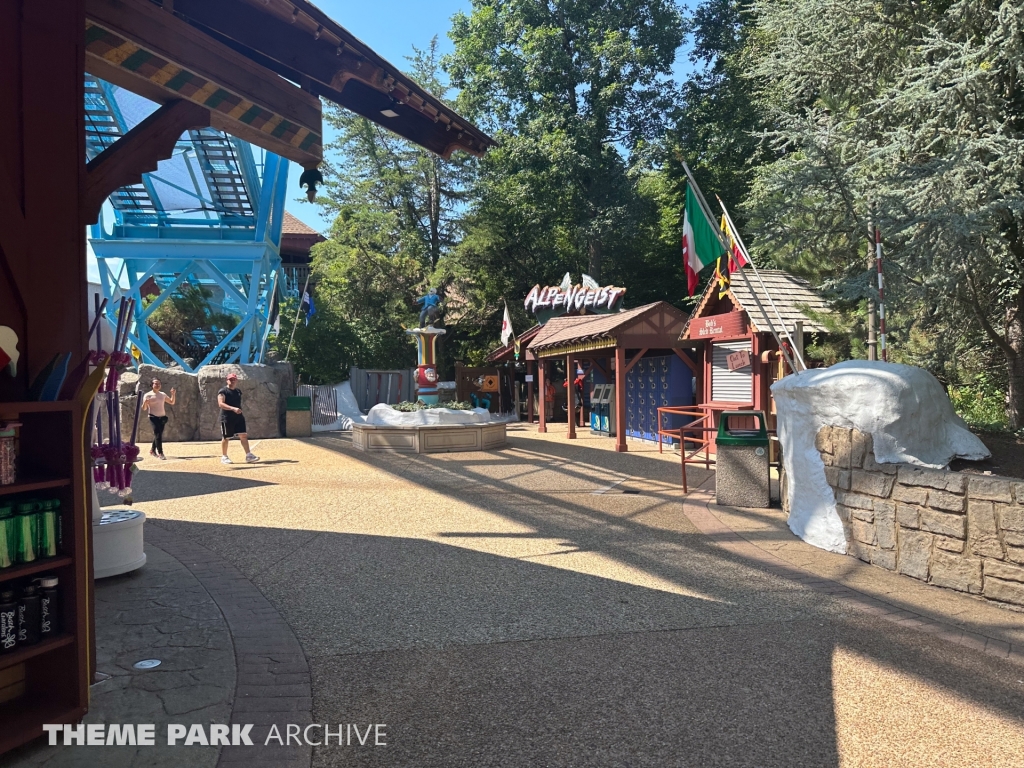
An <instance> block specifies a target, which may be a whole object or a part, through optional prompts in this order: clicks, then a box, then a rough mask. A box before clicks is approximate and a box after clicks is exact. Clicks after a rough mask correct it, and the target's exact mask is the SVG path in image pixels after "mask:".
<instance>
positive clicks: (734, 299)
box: [680, 269, 831, 453]
mask: <svg viewBox="0 0 1024 768" xmlns="http://www.w3.org/2000/svg"><path fill="white" fill-rule="evenodd" d="M760 274H761V279H762V280H763V281H764V288H762V287H761V285H760V283H759V282H758V280H757V278H756V277H755V276H754V275H753V274H751V273H749V272H748V276H749V278H750V286H752V287H753V288H754V289H755V290H754V291H752V290H751V287H750V286H748V285H747V282H746V281H745V280H743V279H742V278H741V277H740V276H739V275H733V278H732V281H731V285H730V287H729V290H728V291H727V292H726V293H725V295H724V296H721V295H720V289H719V286H718V284H717V283H715V282H714V281H712V282H711V283H709V284H708V287H707V289H706V290H705V291H704V294H703V296H701V299H700V302H699V303H698V305H697V309H696V310H695V311H694V313H693V316H692V317H691V318H690V319H689V321H688V322H687V323H686V327H685V329H684V330H683V333H682V335H681V336H680V341H681V342H682V343H683V345H684V346H687V347H690V348H692V349H694V350H695V351H696V352H697V354H698V356H699V359H700V361H701V365H700V369H701V374H700V381H701V389H700V397H699V403H700V407H701V408H702V409H703V410H704V411H705V412H706V413H707V414H709V415H710V416H711V418H710V419H709V425H710V426H711V427H713V428H717V426H718V418H719V415H720V414H721V413H722V411H739V410H755V411H764V412H765V414H766V415H767V417H768V428H769V429H774V428H775V403H774V401H773V400H772V397H771V390H770V387H771V385H772V383H773V382H775V381H776V380H778V379H779V378H781V377H782V376H784V375H786V374H787V373H789V372H790V371H789V369H788V367H787V366H786V364H785V361H784V359H783V358H782V356H781V355H780V354H779V345H778V343H777V342H776V341H775V337H774V336H773V334H772V333H771V328H772V325H774V326H775V328H776V330H777V331H779V333H780V334H781V332H782V328H780V322H779V318H778V317H776V314H775V312H776V310H777V311H778V314H779V316H781V318H782V323H781V325H782V326H783V327H785V329H786V330H788V331H789V333H790V335H791V336H792V338H793V340H794V341H795V342H796V344H797V345H798V347H799V350H800V352H801V353H802V352H803V347H804V344H805V342H806V341H807V340H808V339H809V337H810V336H811V335H812V334H826V333H828V329H827V328H826V327H825V326H824V325H822V323H821V320H820V318H821V317H822V316H825V315H829V314H831V310H830V309H829V307H828V305H827V304H826V303H825V300H824V299H823V298H822V296H821V295H820V294H819V293H817V292H816V291H814V289H813V288H811V286H810V284H809V283H807V282H806V281H805V280H801V279H800V278H798V277H795V276H794V275H791V274H789V273H788V272H783V271H781V270H773V269H762V270H760ZM765 288H766V289H767V291H765ZM772 303H774V308H773V307H772ZM769 317H771V319H772V321H773V322H772V323H769V320H768V318H769ZM815 318H819V319H815ZM714 434H715V433H714V432H711V433H710V435H711V444H710V446H709V448H710V450H711V452H712V453H713V452H714Z"/></svg>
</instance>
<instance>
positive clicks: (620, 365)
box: [615, 347, 629, 453]
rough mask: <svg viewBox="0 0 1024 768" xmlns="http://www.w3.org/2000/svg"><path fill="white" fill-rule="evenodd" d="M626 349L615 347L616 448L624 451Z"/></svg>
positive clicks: (625, 449) (620, 451)
mask: <svg viewBox="0 0 1024 768" xmlns="http://www.w3.org/2000/svg"><path fill="white" fill-rule="evenodd" d="M625 371H626V350H625V348H623V347H616V349H615V450H616V451H618V452H619V453H624V452H626V451H627V450H629V449H628V448H627V447H626V373H625Z"/></svg>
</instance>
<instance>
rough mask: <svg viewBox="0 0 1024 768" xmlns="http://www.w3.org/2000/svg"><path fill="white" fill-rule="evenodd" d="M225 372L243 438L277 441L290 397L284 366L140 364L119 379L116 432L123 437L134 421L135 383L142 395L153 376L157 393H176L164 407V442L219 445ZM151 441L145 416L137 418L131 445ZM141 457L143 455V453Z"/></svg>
mask: <svg viewBox="0 0 1024 768" xmlns="http://www.w3.org/2000/svg"><path fill="white" fill-rule="evenodd" d="M229 373H235V374H237V375H238V386H239V388H240V389H241V390H242V411H243V413H244V414H245V421H246V427H247V428H248V430H249V437H250V438H252V439H254V440H260V439H264V438H274V437H281V436H282V435H283V434H284V417H285V404H286V401H287V398H288V397H289V396H291V395H293V394H294V393H295V384H294V375H293V372H292V367H291V365H290V364H289V363H274V364H273V365H208V366H205V367H204V368H201V369H200V370H199V372H198V373H188V372H187V371H184V370H182V369H181V368H157V367H156V366H153V365H142V366H140V367H139V373H138V374H136V373H135V372H133V371H130V372H128V373H125V374H124V375H123V376H122V377H121V386H120V398H121V430H122V434H123V435H124V436H125V437H126V438H127V436H128V435H129V434H130V433H131V428H132V421H133V420H134V418H135V387H136V384H137V383H139V382H140V381H141V384H142V386H141V389H142V392H148V391H149V389H150V382H151V381H152V380H153V378H154V377H156V378H158V379H160V383H161V384H162V385H163V391H164V392H166V393H167V394H168V395H170V393H171V388H172V387H173V388H174V389H176V390H177V392H176V398H175V399H176V401H177V402H176V404H175V405H173V406H167V416H168V419H167V426H166V427H165V428H164V442H167V443H174V442H186V441H189V440H219V439H220V413H219V408H218V407H217V391H218V390H219V389H220V388H221V387H223V386H224V385H225V378H226V377H227V375H228V374H229ZM152 440H153V430H152V428H151V427H150V424H149V418H148V416H147V414H146V412H145V411H143V413H142V416H141V417H140V419H139V434H138V438H137V440H136V442H138V444H139V445H141V446H143V448H145V447H146V446H147V445H148V444H149V443H150V442H152ZM144 452H145V451H144Z"/></svg>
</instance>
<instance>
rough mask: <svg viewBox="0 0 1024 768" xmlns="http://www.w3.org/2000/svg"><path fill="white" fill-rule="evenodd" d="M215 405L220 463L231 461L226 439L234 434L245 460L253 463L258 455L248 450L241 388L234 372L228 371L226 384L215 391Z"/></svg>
mask: <svg viewBox="0 0 1024 768" xmlns="http://www.w3.org/2000/svg"><path fill="white" fill-rule="evenodd" d="M217 405H219V406H220V433H221V435H222V439H221V441H220V452H221V457H220V461H221V463H222V464H231V463H232V461H231V459H229V458H228V441H229V440H230V439H231V438H232V437H235V436H237V437H238V442H240V443H241V444H242V449H243V450H244V451H245V460H246V462H247V463H249V464H253V463H255V462H257V461H259V460H260V457H259V456H257V455H255V454H254V453H253V452H252V451H250V450H249V435H248V434H247V433H246V431H245V416H243V415H242V390H240V389H239V388H238V376H236V375H235V374H233V373H229V374H228V379H227V386H226V387H221V388H220V390H219V391H218V392H217Z"/></svg>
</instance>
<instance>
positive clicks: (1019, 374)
mask: <svg viewBox="0 0 1024 768" xmlns="http://www.w3.org/2000/svg"><path fill="white" fill-rule="evenodd" d="M1007 315H1008V317H1007V322H1006V343H1007V346H1008V347H1009V349H1005V348H1004V349H1003V356H1004V357H1005V359H1006V373H1007V379H1008V382H1009V385H1008V387H1007V398H1006V417H1007V419H1008V420H1009V422H1010V429H1012V430H1014V431H1016V430H1018V429H1022V428H1024V311H1022V308H1021V307H1015V308H1011V309H1010V310H1008V311H1007Z"/></svg>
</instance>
